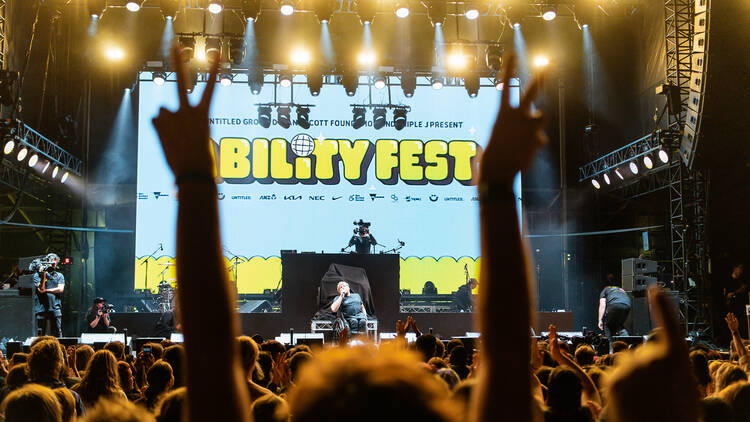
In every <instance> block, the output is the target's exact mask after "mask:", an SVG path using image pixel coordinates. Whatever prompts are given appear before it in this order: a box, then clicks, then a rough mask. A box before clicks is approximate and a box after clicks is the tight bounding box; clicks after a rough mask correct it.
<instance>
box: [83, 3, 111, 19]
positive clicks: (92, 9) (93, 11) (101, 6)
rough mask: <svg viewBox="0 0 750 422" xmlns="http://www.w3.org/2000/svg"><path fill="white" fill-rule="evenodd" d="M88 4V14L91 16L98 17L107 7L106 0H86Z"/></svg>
mask: <svg viewBox="0 0 750 422" xmlns="http://www.w3.org/2000/svg"><path fill="white" fill-rule="evenodd" d="M86 4H87V6H88V11H89V15H91V17H92V18H100V17H101V16H102V15H103V14H104V10H105V9H106V8H107V2H106V0H88V2H87V3H86Z"/></svg>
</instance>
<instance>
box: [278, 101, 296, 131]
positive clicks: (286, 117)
mask: <svg viewBox="0 0 750 422" xmlns="http://www.w3.org/2000/svg"><path fill="white" fill-rule="evenodd" d="M291 115H292V109H291V108H290V107H287V106H283V107H279V108H277V109H276V120H278V122H279V126H281V127H283V128H284V129H289V126H291V125H292V116H291Z"/></svg>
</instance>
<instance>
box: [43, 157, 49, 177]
mask: <svg viewBox="0 0 750 422" xmlns="http://www.w3.org/2000/svg"><path fill="white" fill-rule="evenodd" d="M49 164H50V162H49V160H47V162H46V163H45V164H44V168H43V169H42V174H44V173H47V169H48V168H49Z"/></svg>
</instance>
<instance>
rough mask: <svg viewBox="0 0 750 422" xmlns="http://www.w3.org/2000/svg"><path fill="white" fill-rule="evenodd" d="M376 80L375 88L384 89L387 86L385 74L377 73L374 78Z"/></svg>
mask: <svg viewBox="0 0 750 422" xmlns="http://www.w3.org/2000/svg"><path fill="white" fill-rule="evenodd" d="M374 80H375V83H374V85H375V89H383V88H385V76H383V75H377V76H375V78H374Z"/></svg>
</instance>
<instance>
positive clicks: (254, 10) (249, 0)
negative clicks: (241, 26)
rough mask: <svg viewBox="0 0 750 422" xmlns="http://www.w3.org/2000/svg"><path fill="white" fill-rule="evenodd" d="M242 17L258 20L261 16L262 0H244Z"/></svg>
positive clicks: (246, 19)
mask: <svg viewBox="0 0 750 422" xmlns="http://www.w3.org/2000/svg"><path fill="white" fill-rule="evenodd" d="M241 12H242V18H243V19H244V20H245V21H249V20H252V21H257V20H258V16H260V0H242V10H241Z"/></svg>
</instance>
